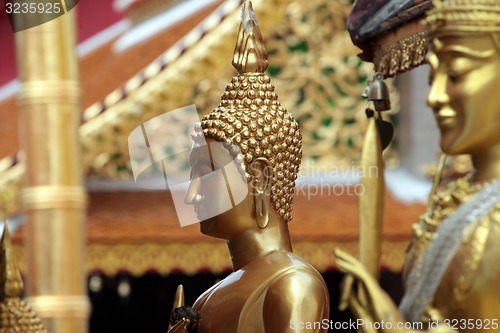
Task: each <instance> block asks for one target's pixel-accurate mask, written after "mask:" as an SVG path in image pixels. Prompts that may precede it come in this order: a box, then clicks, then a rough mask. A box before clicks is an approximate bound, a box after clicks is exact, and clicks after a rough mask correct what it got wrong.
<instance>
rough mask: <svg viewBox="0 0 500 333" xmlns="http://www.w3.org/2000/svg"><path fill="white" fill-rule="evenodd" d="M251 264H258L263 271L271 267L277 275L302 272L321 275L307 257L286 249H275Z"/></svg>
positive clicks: (253, 265)
mask: <svg viewBox="0 0 500 333" xmlns="http://www.w3.org/2000/svg"><path fill="white" fill-rule="evenodd" d="M251 266H252V268H253V267H255V266H258V267H259V270H261V271H262V270H267V269H269V270H270V271H274V274H275V275H282V274H292V273H301V274H308V275H312V276H319V277H321V274H319V272H318V271H317V270H316V269H315V268H314V267H313V266H312V265H311V264H310V263H309V262H307V261H306V260H305V259H303V258H302V257H300V256H298V255H296V254H295V253H292V252H286V251H273V252H271V253H269V254H268V255H266V256H264V257H262V258H260V259H258V260H256V261H254V262H253V263H252V264H251Z"/></svg>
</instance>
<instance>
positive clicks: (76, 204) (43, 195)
mask: <svg viewBox="0 0 500 333" xmlns="http://www.w3.org/2000/svg"><path fill="white" fill-rule="evenodd" d="M22 202H23V207H24V209H26V210H29V209H53V208H81V209H83V208H85V207H86V205H87V195H86V194H85V190H84V189H83V187H77V186H54V185H52V186H35V187H28V188H26V189H24V190H23V191H22Z"/></svg>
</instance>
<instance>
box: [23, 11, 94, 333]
mask: <svg viewBox="0 0 500 333" xmlns="http://www.w3.org/2000/svg"><path fill="white" fill-rule="evenodd" d="M74 15H75V11H74V10H73V11H70V12H68V13H66V14H64V15H62V16H60V17H58V18H56V19H54V20H52V21H49V22H47V23H44V24H42V25H39V26H36V27H34V28H31V29H28V30H24V31H21V32H19V33H17V34H16V42H17V60H18V71H19V78H20V81H21V89H20V93H19V102H20V106H21V121H20V124H21V142H22V147H23V150H24V152H25V154H26V173H25V189H24V190H23V193H22V198H23V200H24V206H25V207H24V208H25V210H26V218H27V221H26V225H25V228H24V235H25V238H24V239H25V246H26V256H27V275H26V281H27V287H26V294H27V296H28V300H32V301H33V303H32V306H33V308H34V309H35V310H36V311H39V313H40V316H41V318H42V320H43V322H44V325H45V326H46V327H47V329H48V330H50V331H52V332H54V333H63V332H64V333H66V332H72V333H84V332H87V320H88V316H89V312H90V311H89V309H90V306H89V301H88V299H87V296H86V294H87V290H86V285H85V271H84V262H85V261H84V254H85V251H84V248H85V233H84V222H85V208H86V207H85V203H86V197H85V191H84V188H83V185H82V183H83V172H82V160H81V150H80V142H79V136H78V128H79V124H80V107H81V106H80V102H81V101H80V95H81V92H80V89H79V85H78V79H79V77H78V67H77V61H76V47H75V36H76V33H75V27H74V26H75V18H74ZM23 19H27V18H26V17H24V16H23Z"/></svg>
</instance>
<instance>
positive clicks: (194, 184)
mask: <svg viewBox="0 0 500 333" xmlns="http://www.w3.org/2000/svg"><path fill="white" fill-rule="evenodd" d="M199 185H200V180H199V178H193V179H192V180H191V182H190V183H189V188H188V190H187V192H186V196H185V197H184V203H185V204H186V205H192V204H194V203H196V201H197V199H198V197H199V196H200V194H199Z"/></svg>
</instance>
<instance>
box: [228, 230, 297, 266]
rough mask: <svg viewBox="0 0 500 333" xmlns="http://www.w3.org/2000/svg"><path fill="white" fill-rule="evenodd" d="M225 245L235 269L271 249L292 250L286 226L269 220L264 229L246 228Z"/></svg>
mask: <svg viewBox="0 0 500 333" xmlns="http://www.w3.org/2000/svg"><path fill="white" fill-rule="evenodd" d="M227 245H228V247H229V252H230V254H231V260H232V261H233V269H234V270H235V271H237V270H238V269H240V268H242V267H244V266H246V265H248V264H249V263H251V262H252V261H254V260H256V259H258V258H261V257H263V256H265V255H266V254H267V253H269V252H271V251H275V250H282V251H288V252H291V251H292V246H291V243H290V233H289V232H288V226H287V223H286V222H283V221H276V222H274V223H272V222H271V221H270V222H269V225H268V226H267V227H266V228H264V229H256V230H248V231H246V232H244V233H243V234H241V235H239V236H238V237H236V238H235V239H232V240H230V241H228V242H227Z"/></svg>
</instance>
